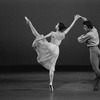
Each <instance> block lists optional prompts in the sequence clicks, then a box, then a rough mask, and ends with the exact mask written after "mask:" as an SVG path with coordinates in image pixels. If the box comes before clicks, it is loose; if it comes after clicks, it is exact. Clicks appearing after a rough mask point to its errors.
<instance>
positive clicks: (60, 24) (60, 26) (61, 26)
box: [58, 22, 66, 32]
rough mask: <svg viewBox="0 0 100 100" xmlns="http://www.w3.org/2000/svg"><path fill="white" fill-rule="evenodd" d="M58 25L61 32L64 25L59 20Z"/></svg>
mask: <svg viewBox="0 0 100 100" xmlns="http://www.w3.org/2000/svg"><path fill="white" fill-rule="evenodd" d="M58 27H59V31H61V32H62V31H64V30H65V29H66V27H65V25H64V24H63V23H61V22H60V23H59V26H58Z"/></svg>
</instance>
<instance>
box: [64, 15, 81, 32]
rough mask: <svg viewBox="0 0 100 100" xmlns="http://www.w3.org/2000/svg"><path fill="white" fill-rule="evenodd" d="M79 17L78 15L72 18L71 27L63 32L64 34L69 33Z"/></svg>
mask: <svg viewBox="0 0 100 100" xmlns="http://www.w3.org/2000/svg"><path fill="white" fill-rule="evenodd" d="M80 17H81V16H80V15H78V14H77V15H75V16H74V20H73V22H72V23H71V25H70V26H69V27H68V28H67V29H66V30H65V31H64V33H65V34H67V33H68V32H69V31H70V29H71V28H72V27H73V25H74V24H75V22H76V21H77V20H78V18H80Z"/></svg>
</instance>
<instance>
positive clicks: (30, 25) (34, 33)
mask: <svg viewBox="0 0 100 100" xmlns="http://www.w3.org/2000/svg"><path fill="white" fill-rule="evenodd" d="M25 20H26V23H27V24H28V25H29V27H30V29H31V31H32V33H33V35H34V36H35V37H39V36H40V34H39V33H38V32H37V31H36V29H35V28H34V26H33V25H32V23H31V21H30V20H29V19H28V18H27V17H26V16H25Z"/></svg>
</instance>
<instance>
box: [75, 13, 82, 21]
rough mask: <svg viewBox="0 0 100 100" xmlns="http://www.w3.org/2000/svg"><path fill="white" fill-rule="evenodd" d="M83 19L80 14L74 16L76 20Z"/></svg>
mask: <svg viewBox="0 0 100 100" xmlns="http://www.w3.org/2000/svg"><path fill="white" fill-rule="evenodd" d="M81 17H82V16H80V15H79V14H77V15H75V16H74V18H75V20H77V19H79V18H81Z"/></svg>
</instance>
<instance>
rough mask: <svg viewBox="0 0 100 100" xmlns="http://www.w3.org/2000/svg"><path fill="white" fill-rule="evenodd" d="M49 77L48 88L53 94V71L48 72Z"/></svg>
mask: <svg viewBox="0 0 100 100" xmlns="http://www.w3.org/2000/svg"><path fill="white" fill-rule="evenodd" d="M49 77H50V83H49V88H50V90H51V92H53V85H52V84H53V78H54V71H52V70H50V71H49Z"/></svg>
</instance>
